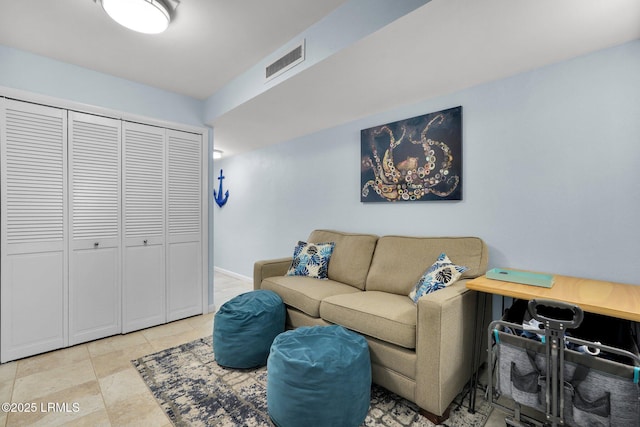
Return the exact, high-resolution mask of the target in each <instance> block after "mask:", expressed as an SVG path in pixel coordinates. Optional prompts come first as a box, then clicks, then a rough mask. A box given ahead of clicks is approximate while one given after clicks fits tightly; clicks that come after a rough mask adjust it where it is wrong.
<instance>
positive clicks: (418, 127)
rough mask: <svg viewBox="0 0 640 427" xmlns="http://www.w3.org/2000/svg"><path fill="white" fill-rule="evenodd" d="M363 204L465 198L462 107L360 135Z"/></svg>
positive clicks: (382, 127) (385, 126) (400, 121)
mask: <svg viewBox="0 0 640 427" xmlns="http://www.w3.org/2000/svg"><path fill="white" fill-rule="evenodd" d="M360 143H361V169H360V170H361V172H360V181H361V182H360V184H361V186H360V188H361V190H360V200H361V201H362V202H413V201H430V200H431V201H433V200H462V107H455V108H450V109H448V110H442V111H438V112H436V113H430V114H425V115H422V116H417V117H412V118H410V119H405V120H399V121H397V122H392V123H387V124H385V125H381V126H376V127H372V128H369V129H363V130H362V131H361V132H360Z"/></svg>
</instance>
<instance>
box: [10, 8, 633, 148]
mask: <svg viewBox="0 0 640 427" xmlns="http://www.w3.org/2000/svg"><path fill="white" fill-rule="evenodd" d="M174 1H175V0H174ZM344 2H345V1H344V0H343V1H339V0H322V1H317V0H242V1H239V0H236V1H229V0H181V3H180V5H179V6H178V8H177V10H176V16H175V20H174V22H173V23H172V24H171V26H170V28H169V30H168V31H167V32H165V33H163V34H161V35H154V36H144V35H143V36H140V35H138V34H136V33H132V32H130V31H128V30H125V29H123V28H121V27H120V26H118V25H117V24H115V23H113V22H112V21H110V19H109V18H108V17H107V16H106V14H105V13H104V12H103V11H102V9H101V7H100V6H99V5H97V4H95V3H94V2H93V0H55V1H54V0H0V44H3V45H7V46H12V47H16V48H19V49H23V50H26V51H30V52H34V53H37V54H41V55H45V56H48V57H51V58H54V59H59V60H62V61H65V62H68V63H73V64H77V65H80V66H83V67H86V68H90V69H94V70H97V71H101V72H104V73H108V74H111V75H115V76H118V77H123V78H126V79H129V80H133V81H137V82H141V83H145V84H148V85H151V86H155V87H159V88H162V89H166V90H170V91H173V92H177V93H182V94H185V95H189V96H193V97H195V98H199V99H206V98H207V97H209V96H210V95H211V94H213V93H215V92H216V91H217V90H218V89H219V88H220V87H222V86H223V85H224V84H226V83H227V82H229V81H230V80H231V79H233V78H234V77H235V76H237V75H239V74H241V73H242V72H244V71H245V70H247V69H248V68H250V67H251V66H252V65H254V64H256V63H257V62H259V61H260V60H262V59H263V58H265V57H266V56H268V55H269V54H271V53H273V52H274V51H276V50H277V49H278V48H279V47H281V46H282V45H284V44H286V43H287V42H289V41H290V40H291V39H293V38H294V37H295V36H297V35H298V34H299V33H301V32H302V31H303V30H304V29H305V28H307V27H309V26H310V25H312V24H313V23H315V22H317V21H318V20H320V19H321V18H322V17H323V16H325V15H326V14H328V13H329V12H330V11H332V10H333V9H335V8H336V7H338V6H339V5H340V4H342V3H344ZM638 38H640V1H638V0H482V1H480V0H432V1H431V2H429V3H427V4H426V5H425V6H423V7H421V8H418V9H417V10H415V11H414V12H412V13H409V14H408V15H406V16H404V17H402V18H400V19H398V20H397V21H395V22H393V23H391V24H389V25H388V26H386V27H384V28H382V29H381V30H379V31H377V32H375V33H373V34H372V35H370V36H368V37H366V38H364V39H362V40H360V41H359V42H357V43H355V44H353V45H352V46H350V47H347V48H345V49H344V50H342V51H340V52H338V53H336V54H334V55H333V56H331V57H329V58H327V59H326V60H324V61H322V62H320V63H319V64H317V65H315V66H313V67H310V68H308V69H306V70H305V71H303V72H300V73H298V74H296V75H294V76H293V77H291V78H289V79H288V80H286V81H284V82H283V83H281V84H279V85H277V86H275V87H274V88H272V89H270V90H268V91H266V92H264V93H263V94H261V95H260V96H257V97H255V98H253V99H251V100H250V101H248V102H246V103H244V104H242V105H240V106H239V107H237V108H235V109H233V110H231V111H229V112H228V113H226V114H224V115H222V116H221V117H218V118H215V119H214V120H212V121H211V122H210V124H212V125H213V126H214V127H215V142H214V143H215V145H216V146H217V148H220V149H222V150H223V151H225V154H228V155H229V154H236V153H241V152H244V151H247V150H250V149H255V148H259V147H261V146H265V145H268V144H272V143H276V142H279V141H284V140H288V139H291V138H295V137H297V136H300V135H305V134H308V133H310V132H314V131H317V130H321V129H324V128H327V127H331V126H336V125H338V124H342V123H346V122H349V121H352V120H355V119H357V118H361V117H366V116H368V115H371V114H375V113H378V112H381V111H386V110H390V109H392V108H394V107H397V106H401V105H408V104H412V103H416V102H419V101H421V100H425V99H429V98H432V97H435V96H440V95H445V94H447V93H451V92H454V91H458V90H461V89H464V88H467V87H471V86H473V85H476V84H481V83H484V82H488V81H492V80H496V79H500V78H504V77H507V76H511V75H514V74H517V73H520V72H523V71H527V70H531V69H534V68H537V67H541V66H544V65H547V64H551V63H554V62H558V61H562V60H565V59H568V58H572V57H575V56H579V55H583V54H586V53H589V52H593V51H596V50H600V49H603V48H606V47H610V46H614V45H618V44H621V43H624V42H627V41H630V40H635V39H638ZM0 66H1V64H0ZM425 113H426V112H425Z"/></svg>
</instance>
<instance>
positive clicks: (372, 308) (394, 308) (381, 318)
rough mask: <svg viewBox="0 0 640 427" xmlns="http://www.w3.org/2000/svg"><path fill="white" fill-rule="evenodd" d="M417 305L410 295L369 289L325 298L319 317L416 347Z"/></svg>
mask: <svg viewBox="0 0 640 427" xmlns="http://www.w3.org/2000/svg"><path fill="white" fill-rule="evenodd" d="M416 313H417V308H416V305H415V304H414V303H413V301H411V300H410V299H409V298H407V295H395V294H390V293H387V292H376V291H366V292H358V293H351V294H343V295H334V296H331V297H327V298H325V299H323V300H322V303H321V304H320V317H322V318H323V319H324V320H326V321H328V322H331V323H337V324H339V325H342V326H344V327H346V328H349V329H352V330H354V331H356V332H360V333H362V334H365V335H369V336H372V337H374V338H378V339H380V340H383V341H387V342H390V343H392V344H396V345H399V346H401V347H405V348H415V347H416V316H417V314H416Z"/></svg>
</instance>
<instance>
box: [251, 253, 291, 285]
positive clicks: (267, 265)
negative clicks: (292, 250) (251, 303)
mask: <svg viewBox="0 0 640 427" xmlns="http://www.w3.org/2000/svg"><path fill="white" fill-rule="evenodd" d="M292 259H293V258H292V257H287V258H277V259H267V260H263V261H256V262H255V264H253V289H254V290H255V289H260V285H261V284H262V281H263V280H264V279H266V278H267V277H273V276H284V275H285V274H286V272H287V270H288V269H289V266H290V265H291V260H292Z"/></svg>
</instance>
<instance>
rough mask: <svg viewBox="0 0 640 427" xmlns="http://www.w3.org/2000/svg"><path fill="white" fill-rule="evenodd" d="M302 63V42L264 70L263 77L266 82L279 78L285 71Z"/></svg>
mask: <svg viewBox="0 0 640 427" xmlns="http://www.w3.org/2000/svg"><path fill="white" fill-rule="evenodd" d="M302 61H304V40H303V41H302V42H301V43H299V44H298V45H297V46H296V47H294V48H293V49H292V50H291V51H290V52H288V53H286V54H285V55H284V56H282V57H281V58H279V59H277V60H276V61H275V62H273V63H272V64H270V65H267V68H265V77H266V79H267V81H269V80H271V79H272V78H274V77H276V76H279V75H280V74H282V73H284V72H285V71H287V70H289V69H291V68H292V67H294V66H296V65H298V64H299V63H301V62H302Z"/></svg>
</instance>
